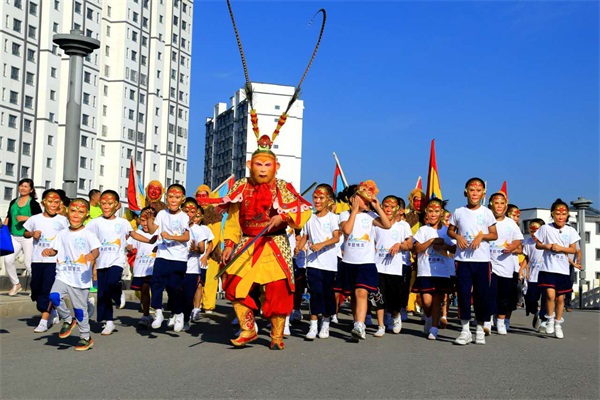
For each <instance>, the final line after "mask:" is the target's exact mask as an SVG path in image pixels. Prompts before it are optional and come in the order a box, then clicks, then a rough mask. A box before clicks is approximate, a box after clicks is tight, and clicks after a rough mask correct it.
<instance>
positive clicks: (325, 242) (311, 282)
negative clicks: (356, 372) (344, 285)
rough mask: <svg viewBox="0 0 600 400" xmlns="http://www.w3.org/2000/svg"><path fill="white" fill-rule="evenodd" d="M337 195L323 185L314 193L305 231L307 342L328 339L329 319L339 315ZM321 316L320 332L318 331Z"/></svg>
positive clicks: (299, 245) (303, 233) (298, 245)
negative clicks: (333, 209) (335, 287)
mask: <svg viewBox="0 0 600 400" xmlns="http://www.w3.org/2000/svg"><path fill="white" fill-rule="evenodd" d="M334 198H335V195H334V193H333V189H332V188H331V186H329V185H327V184H325V183H322V184H320V185H319V186H317V187H316V189H315V191H314V193H313V206H314V209H315V212H314V213H313V215H312V216H311V217H310V219H309V220H308V222H307V223H306V224H305V225H304V227H303V228H302V231H301V233H300V235H301V238H300V241H299V243H298V244H297V248H298V249H302V248H304V246H305V244H306V243H307V242H308V250H307V256H306V280H307V285H308V291H309V293H310V326H309V329H308V333H307V334H306V336H305V338H306V340H314V339H315V338H316V337H317V332H318V334H319V338H320V339H326V338H328V337H329V323H330V322H331V321H330V317H331V316H332V315H334V314H335V313H336V300H335V293H334V291H333V283H334V281H335V274H336V272H337V248H336V246H335V244H336V243H338V242H339V240H340V230H339V224H338V217H337V215H335V214H334V213H332V212H330V211H329V208H330V207H331V204H332V203H334ZM319 315H322V316H323V319H322V320H321V329H320V330H319V328H318V322H319V321H318V318H319Z"/></svg>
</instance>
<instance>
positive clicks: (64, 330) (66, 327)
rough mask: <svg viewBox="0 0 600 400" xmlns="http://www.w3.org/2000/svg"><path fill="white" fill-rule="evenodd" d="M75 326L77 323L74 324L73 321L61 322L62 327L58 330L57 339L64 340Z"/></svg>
mask: <svg viewBox="0 0 600 400" xmlns="http://www.w3.org/2000/svg"><path fill="white" fill-rule="evenodd" d="M76 324H77V322H75V320H74V319H72V320H71V322H67V321H65V322H63V324H62V327H61V328H60V332H58V337H59V338H61V339H65V338H68V337H69V336H71V331H72V330H73V328H74V327H75V325H76Z"/></svg>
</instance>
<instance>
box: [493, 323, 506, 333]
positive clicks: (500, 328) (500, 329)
mask: <svg viewBox="0 0 600 400" xmlns="http://www.w3.org/2000/svg"><path fill="white" fill-rule="evenodd" d="M496 330H497V331H498V335H506V334H507V333H508V331H507V329H506V324H502V323H499V324H498V325H497V326H496Z"/></svg>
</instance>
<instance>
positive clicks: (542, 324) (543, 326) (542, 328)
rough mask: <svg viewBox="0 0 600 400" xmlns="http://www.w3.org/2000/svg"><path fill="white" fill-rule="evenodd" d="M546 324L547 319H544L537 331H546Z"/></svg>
mask: <svg viewBox="0 0 600 400" xmlns="http://www.w3.org/2000/svg"><path fill="white" fill-rule="evenodd" d="M546 325H548V322H547V321H544V322H542V323H541V324H540V328H539V329H538V330H537V332H539V333H546Z"/></svg>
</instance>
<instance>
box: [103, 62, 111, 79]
mask: <svg viewBox="0 0 600 400" xmlns="http://www.w3.org/2000/svg"><path fill="white" fill-rule="evenodd" d="M104 76H105V77H107V78H108V77H110V66H108V65H105V66H104Z"/></svg>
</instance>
